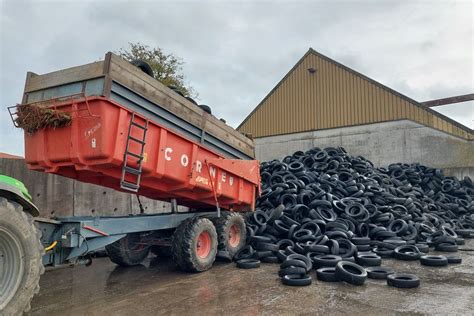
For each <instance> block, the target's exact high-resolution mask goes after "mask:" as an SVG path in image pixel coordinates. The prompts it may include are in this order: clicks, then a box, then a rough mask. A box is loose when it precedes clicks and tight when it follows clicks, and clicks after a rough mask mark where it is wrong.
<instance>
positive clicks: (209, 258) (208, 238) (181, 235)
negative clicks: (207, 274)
mask: <svg viewBox="0 0 474 316" xmlns="http://www.w3.org/2000/svg"><path fill="white" fill-rule="evenodd" d="M217 244H218V242H217V233H216V228H215V227H214V224H213V223H212V221H211V220H209V219H208V218H205V217H198V216H196V217H192V218H189V219H187V220H184V221H183V222H182V223H181V224H180V225H179V226H178V228H176V230H175V232H174V234H173V239H172V242H171V249H172V253H173V260H174V262H176V264H177V265H178V266H179V267H180V268H181V270H183V271H187V272H202V271H206V270H209V269H210V268H211V267H212V264H213V263H214V261H215V260H216V254H217ZM204 250H205V251H204Z"/></svg>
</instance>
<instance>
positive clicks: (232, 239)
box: [229, 224, 240, 247]
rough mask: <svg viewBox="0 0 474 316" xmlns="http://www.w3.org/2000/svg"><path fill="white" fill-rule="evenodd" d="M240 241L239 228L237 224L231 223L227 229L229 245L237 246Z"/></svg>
mask: <svg viewBox="0 0 474 316" xmlns="http://www.w3.org/2000/svg"><path fill="white" fill-rule="evenodd" d="M239 243H240V229H239V227H238V226H237V224H233V225H232V226H230V229H229V245H230V246H231V247H237V246H238V245H239Z"/></svg>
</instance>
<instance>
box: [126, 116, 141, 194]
mask: <svg viewBox="0 0 474 316" xmlns="http://www.w3.org/2000/svg"><path fill="white" fill-rule="evenodd" d="M133 126H135V127H136V128H138V129H141V130H142V131H143V138H142V139H138V138H136V137H133V136H132V135H131V134H132V127H133ZM147 130H148V120H146V121H145V125H141V124H139V123H137V122H136V121H135V113H132V117H131V119H130V125H129V127H128V135H127V144H126V146H125V153H124V155H123V167H122V176H121V178H120V188H121V189H124V190H127V191H132V192H138V189H139V188H140V179H141V176H142V162H143V158H144V156H143V151H144V149H145V143H146V132H147ZM132 142H135V143H138V144H139V145H140V153H134V152H131V151H130V143H132ZM130 157H133V158H137V167H131V166H130V165H129V158H130ZM127 175H132V177H128V179H130V178H133V179H134V180H135V181H134V182H130V181H128V180H126V179H127Z"/></svg>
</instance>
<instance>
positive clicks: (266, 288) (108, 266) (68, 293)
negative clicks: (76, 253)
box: [30, 240, 474, 316]
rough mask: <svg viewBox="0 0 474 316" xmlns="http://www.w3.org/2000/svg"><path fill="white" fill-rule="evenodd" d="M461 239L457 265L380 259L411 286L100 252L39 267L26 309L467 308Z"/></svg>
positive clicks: (271, 311)
mask: <svg viewBox="0 0 474 316" xmlns="http://www.w3.org/2000/svg"><path fill="white" fill-rule="evenodd" d="M460 247H461V248H463V249H466V250H468V251H459V252H458V253H457V254H458V255H459V256H461V257H462V258H463V263H462V264H460V265H454V264H453V265H449V266H448V267H440V268H436V267H426V266H421V265H420V263H419V262H418V261H415V262H406V261H398V260H392V259H384V260H383V264H382V265H384V266H390V267H392V268H394V269H395V270H396V271H397V272H409V273H415V274H417V275H418V276H419V277H420V279H421V286H420V287H419V288H416V289H397V288H393V287H389V286H387V285H386V281H384V280H371V279H368V281H367V282H366V284H365V285H363V286H360V287H356V286H352V285H349V284H345V283H324V282H321V281H319V280H317V279H316V272H315V271H313V272H312V273H311V276H312V277H313V284H312V285H310V286H307V287H299V288H297V287H289V286H284V285H282V284H281V282H280V280H279V278H278V275H277V271H278V264H262V267H261V268H260V269H253V270H241V269H237V268H236V267H235V266H234V264H232V263H216V264H215V266H214V267H213V268H212V269H211V270H210V271H207V272H204V273H200V274H188V273H183V272H181V271H179V270H178V269H177V268H176V267H175V266H174V264H173V263H172V262H171V261H170V260H169V259H160V258H156V257H151V258H150V259H149V260H147V261H146V262H145V263H144V265H140V266H137V267H131V268H121V267H118V266H116V265H115V264H113V263H111V262H110V261H109V260H108V259H107V258H101V259H96V260H95V261H94V263H93V264H92V266H90V267H85V266H77V267H74V268H65V269H61V270H54V271H49V272H46V274H45V275H44V276H43V277H42V279H41V283H40V284H41V291H40V293H39V294H38V295H37V296H36V297H35V298H34V300H33V303H32V310H31V313H30V315H134V316H138V315H237V314H238V315H260V314H264V315H290V314H298V315H305V314H306V315H310V314H311V315H315V314H349V315H361V314H364V315H376V314H377V315H380V314H384V315H398V314H437V315H473V314H474V240H468V241H467V243H466V245H464V246H460ZM469 249H470V251H469ZM431 254H437V252H431Z"/></svg>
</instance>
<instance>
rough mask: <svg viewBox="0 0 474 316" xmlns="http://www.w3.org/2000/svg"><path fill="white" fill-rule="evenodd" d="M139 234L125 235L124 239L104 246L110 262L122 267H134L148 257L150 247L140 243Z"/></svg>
mask: <svg viewBox="0 0 474 316" xmlns="http://www.w3.org/2000/svg"><path fill="white" fill-rule="evenodd" d="M140 239H141V238H140V234H137V233H134V234H127V235H126V236H125V237H124V238H122V239H120V240H117V241H116V242H114V243H112V244H110V245H107V246H105V251H106V252H107V255H108V256H109V258H110V260H111V261H112V262H113V263H115V264H118V265H119V266H122V267H130V266H135V265H137V264H140V263H142V262H143V260H145V259H146V257H148V253H149V252H150V247H149V246H147V245H144V244H142V243H141V242H140Z"/></svg>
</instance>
